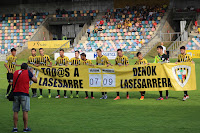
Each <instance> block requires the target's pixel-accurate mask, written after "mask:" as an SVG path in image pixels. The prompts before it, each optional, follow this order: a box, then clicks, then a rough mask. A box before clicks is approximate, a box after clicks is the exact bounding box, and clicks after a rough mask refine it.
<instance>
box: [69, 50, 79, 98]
mask: <svg viewBox="0 0 200 133" xmlns="http://www.w3.org/2000/svg"><path fill="white" fill-rule="evenodd" d="M79 55H80V52H79V51H78V50H77V51H75V57H74V58H71V59H70V60H69V64H70V65H74V66H78V65H80V64H81V59H80V58H79ZM78 93H79V91H76V98H79V95H78ZM73 97H74V96H73V95H72V91H71V96H70V98H73Z"/></svg>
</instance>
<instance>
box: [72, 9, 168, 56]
mask: <svg viewBox="0 0 200 133" xmlns="http://www.w3.org/2000/svg"><path fill="white" fill-rule="evenodd" d="M147 11H148V12H147ZM155 11H156V12H155ZM165 11H166V8H161V7H157V8H152V9H148V10H145V9H143V8H140V7H139V8H137V9H132V10H128V11H126V12H125V9H114V10H112V9H111V10H108V11H107V12H106V15H107V14H109V15H110V16H112V17H110V18H108V17H103V19H102V20H103V21H104V23H103V25H98V23H99V22H98V23H97V25H96V27H95V28H96V29H98V32H97V33H95V32H94V31H93V32H92V33H91V34H90V37H88V38H87V41H85V42H84V43H80V44H78V45H77V46H76V47H75V48H74V49H73V50H72V51H71V52H73V51H74V50H79V51H81V52H92V51H95V50H96V49H97V48H101V49H103V51H116V50H117V49H118V48H121V49H122V50H125V51H137V50H138V49H140V48H141V47H142V46H143V45H145V44H147V43H148V42H149V40H150V39H151V38H152V36H153V34H154V32H155V30H156V28H157V25H158V24H159V22H160V20H161V18H162V17H163V15H164V13H165ZM150 12H155V13H152V14H151V15H149V13H150ZM144 14H147V15H146V16H145V19H144ZM106 15H105V16H106ZM141 16H142V17H141ZM120 21H123V22H125V21H126V22H128V21H129V22H130V23H132V29H131V28H130V27H128V26H127V25H128V24H123V25H122V26H121V28H118V27H117V25H118V23H120ZM125 25H126V26H125Z"/></svg>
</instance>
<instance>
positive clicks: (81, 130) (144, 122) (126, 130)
mask: <svg viewBox="0 0 200 133" xmlns="http://www.w3.org/2000/svg"><path fill="white" fill-rule="evenodd" d="M148 61H149V62H153V59H148ZM194 61H195V63H196V78H197V90H195V91H189V95H190V99H188V100H187V101H182V98H183V92H175V91H169V99H168V100H166V99H164V100H163V101H156V98H158V97H159V93H158V92H146V95H145V99H144V101H140V100H139V98H140V93H139V92H131V93H130V99H129V100H127V99H126V96H125V95H126V93H120V96H121V99H120V100H117V101H114V100H113V99H114V98H115V97H116V93H114V92H113V93H108V99H107V100H100V99H99V98H100V97H101V93H99V92H98V93H94V96H95V98H96V99H94V100H93V99H87V100H85V99H84V97H85V93H84V92H80V95H79V96H80V98H78V99H76V98H73V99H70V98H68V99H64V98H63V92H62V91H61V96H62V97H61V98H60V99H55V98H54V97H55V96H56V94H57V92H56V90H52V98H51V99H48V98H47V90H44V91H43V92H44V98H43V99H37V98H31V111H30V112H29V123H28V125H29V127H30V128H31V129H32V130H33V131H32V132H33V133H65V132H68V133H74V132H76V133H144V132H148V133H157V132H159V133H177V132H181V133H197V132H199V131H200V88H199V87H200V74H199V73H200V60H199V59H194ZM22 62H26V61H25V60H18V64H21V63H22ZM134 62H135V60H133V59H132V60H130V64H134ZM171 62H175V59H172V60H171ZM112 63H114V61H112ZM3 64H4V62H0V73H1V75H0V133H9V132H11V130H12V128H13V120H12V116H13V112H12V102H9V101H8V100H7V99H6V98H5V93H6V88H7V85H8V83H7V80H6V70H5V68H4V65H3ZM18 69H19V67H18ZM2 73H3V74H2ZM31 93H32V92H31V90H30V94H31ZM38 94H39V91H38ZM67 94H68V96H69V91H68V92H67ZM163 94H165V93H163ZM18 130H19V131H20V132H21V131H22V130H23V119H22V112H19V123H18Z"/></svg>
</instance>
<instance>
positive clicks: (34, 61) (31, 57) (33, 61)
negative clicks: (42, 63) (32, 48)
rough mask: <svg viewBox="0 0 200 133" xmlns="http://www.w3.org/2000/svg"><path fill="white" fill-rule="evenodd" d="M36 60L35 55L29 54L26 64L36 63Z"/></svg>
mask: <svg viewBox="0 0 200 133" xmlns="http://www.w3.org/2000/svg"><path fill="white" fill-rule="evenodd" d="M37 62H38V60H37V56H36V55H35V56H32V55H31V56H29V57H28V64H31V65H33V64H37Z"/></svg>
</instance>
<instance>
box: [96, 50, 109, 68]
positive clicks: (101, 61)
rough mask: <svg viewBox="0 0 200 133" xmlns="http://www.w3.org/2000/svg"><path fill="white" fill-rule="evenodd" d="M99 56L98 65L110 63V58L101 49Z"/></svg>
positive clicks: (98, 52) (98, 51)
mask: <svg viewBox="0 0 200 133" xmlns="http://www.w3.org/2000/svg"><path fill="white" fill-rule="evenodd" d="M96 52H97V58H96V65H107V66H109V65H110V61H109V60H108V57H107V56H105V55H102V51H101V49H97V50H96Z"/></svg>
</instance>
